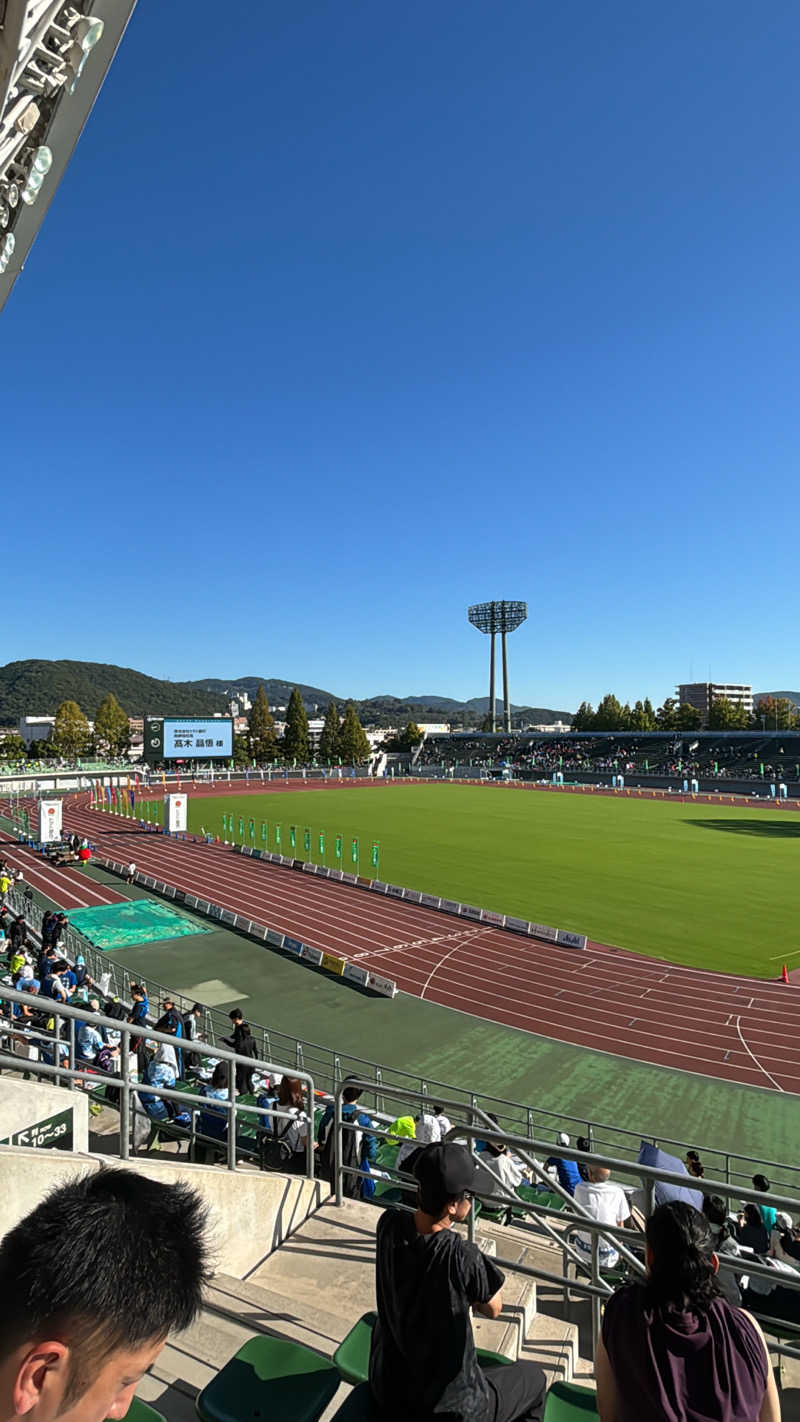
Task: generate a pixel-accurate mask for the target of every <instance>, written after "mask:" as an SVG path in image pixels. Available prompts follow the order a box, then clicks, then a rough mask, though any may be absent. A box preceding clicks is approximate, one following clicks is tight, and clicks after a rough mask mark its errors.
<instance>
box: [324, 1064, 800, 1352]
mask: <svg viewBox="0 0 800 1422" xmlns="http://www.w3.org/2000/svg"><path fill="white" fill-rule="evenodd" d="M346 1087H351V1088H356V1089H358V1090H359V1091H365V1092H368V1093H374V1092H375V1086H374V1083H373V1082H371V1081H369V1080H368V1079H365V1078H361V1079H359V1078H351V1079H350V1080H348V1081H347V1082H346V1083H342V1084H341V1085H339V1086H338V1087H337V1089H336V1092H335V1101H334V1132H335V1135H334V1162H335V1167H334V1168H335V1194H336V1203H337V1205H341V1204H342V1201H343V1197H344V1176H345V1175H348V1174H349V1175H353V1176H359V1177H361V1178H369V1176H370V1174H371V1172H370V1171H368V1170H364V1169H363V1168H358V1167H356V1166H349V1165H345V1164H344V1160H343V1134H344V1131H346V1130H351V1131H354V1130H357V1129H359V1127H358V1125H357V1123H355V1122H352V1121H348V1120H346V1119H344V1117H343V1115H342V1096H343V1092H344V1090H345V1089H346ZM391 1095H392V1096H393V1097H396V1098H397V1099H398V1100H400V1101H416V1102H417V1104H418V1105H419V1106H420V1107H421V1109H424V1106H425V1097H424V1095H423V1094H422V1093H420V1092H417V1093H414V1092H412V1091H408V1090H400V1089H397V1088H395V1089H393V1091H392V1092H391ZM441 1104H442V1105H443V1106H445V1107H447V1108H448V1109H451V1110H453V1111H454V1112H455V1111H456V1110H459V1109H463V1103H461V1102H458V1101H452V1100H445V1101H442V1102H441ZM467 1113H468V1116H469V1117H470V1118H471V1119H468V1120H465V1121H463V1122H459V1123H458V1124H456V1125H453V1126H452V1127H451V1129H450V1131H449V1132H448V1135H447V1139H448V1140H454V1141H455V1140H457V1141H462V1142H463V1141H466V1142H467V1143H468V1145H469V1148H470V1149H472V1148H473V1143H474V1142H475V1141H476V1140H478V1139H480V1140H484V1141H491V1142H497V1143H498V1144H502V1145H505V1146H508V1147H510V1148H512V1149H513V1151H514V1153H515V1154H516V1155H517V1156H518V1157H519V1158H520V1159H521V1160H522V1161H523V1163H524V1164H525V1165H526V1166H527V1167H528V1168H529V1170H530V1172H531V1175H532V1176H533V1177H534V1178H535V1179H536V1180H537V1182H538V1183H539V1184H542V1185H546V1189H547V1191H548V1193H549V1194H551V1195H552V1194H555V1195H558V1196H560V1197H561V1199H562V1200H563V1201H564V1202H565V1206H566V1208H563V1209H560V1210H556V1209H552V1208H550V1207H548V1206H546V1205H544V1204H538V1203H537V1202H536V1201H533V1200H527V1199H523V1198H522V1197H520V1196H518V1195H516V1194H512V1193H510V1192H509V1191H506V1190H504V1189H503V1188H502V1186H501V1187H500V1189H499V1190H493V1191H492V1193H491V1194H486V1193H483V1192H481V1190H480V1189H479V1188H478V1189H475V1190H473V1191H472V1192H471V1193H472V1194H474V1196H475V1198H476V1199H479V1200H480V1201H481V1202H482V1203H485V1204H486V1205H487V1206H488V1207H489V1208H490V1209H497V1208H498V1207H500V1208H507V1209H509V1210H511V1209H513V1210H514V1212H515V1213H518V1214H520V1215H523V1216H530V1217H531V1218H532V1220H533V1222H534V1223H535V1225H536V1227H537V1228H539V1229H540V1230H541V1231H542V1232H543V1233H544V1234H546V1235H547V1236H548V1237H549V1238H550V1239H551V1240H553V1241H554V1242H555V1243H557V1244H558V1246H559V1248H560V1250H561V1257H562V1258H563V1270H562V1272H561V1273H557V1272H555V1271H551V1270H546V1269H543V1268H537V1267H535V1266H533V1265H529V1264H523V1263H521V1262H520V1261H519V1260H518V1259H516V1258H505V1257H503V1256H502V1255H501V1254H498V1255H497V1263H498V1265H500V1266H501V1267H505V1268H507V1269H512V1270H515V1271H516V1272H517V1273H523V1274H528V1275H530V1276H531V1277H532V1278H535V1279H540V1280H543V1281H544V1282H546V1283H552V1284H555V1285H557V1286H559V1287H561V1289H562V1290H563V1292H564V1297H565V1300H568V1297H569V1292H570V1291H573V1292H576V1293H578V1294H581V1295H583V1296H585V1297H587V1298H588V1299H589V1300H590V1303H591V1316H592V1342H593V1349H594V1350H596V1348H597V1343H598V1340H599V1337H600V1322H601V1316H602V1304H603V1300H604V1299H606V1298H608V1297H609V1296H610V1295H611V1294H612V1293H613V1292H614V1285H613V1284H612V1283H611V1282H610V1281H609V1280H608V1279H605V1278H603V1261H602V1259H601V1257H600V1250H601V1245H602V1243H603V1242H605V1243H606V1244H607V1245H608V1246H610V1248H611V1249H612V1250H613V1251H614V1252H615V1254H616V1255H617V1256H618V1258H619V1259H622V1260H624V1262H625V1266H626V1267H627V1270H628V1271H629V1273H630V1274H632V1275H634V1276H637V1275H638V1276H640V1277H644V1275H645V1273H646V1270H645V1265H644V1260H643V1245H644V1237H643V1235H642V1234H641V1233H639V1232H634V1230H633V1229H631V1228H619V1227H617V1226H612V1225H607V1224H604V1223H601V1222H599V1221H597V1220H596V1219H594V1218H593V1217H592V1216H591V1215H590V1214H589V1213H588V1211H587V1210H585V1209H584V1208H583V1206H582V1205H581V1204H580V1203H579V1201H577V1200H576V1199H575V1198H574V1196H572V1195H571V1194H570V1193H569V1191H567V1190H566V1189H564V1187H563V1186H562V1185H561V1184H560V1182H559V1181H558V1180H554V1179H552V1178H551V1177H550V1176H549V1175H548V1174H547V1171H546V1169H545V1167H544V1166H543V1165H542V1164H541V1162H540V1161H538V1160H537V1159H536V1157H535V1154H534V1152H535V1151H536V1150H537V1149H538V1150H539V1151H542V1150H543V1149H545V1150H547V1152H548V1155H549V1154H551V1153H552V1152H553V1151H554V1150H557V1151H558V1155H559V1156H560V1157H561V1158H563V1159H566V1160H571V1161H574V1162H575V1163H576V1164H579V1165H585V1166H595V1167H596V1166H600V1167H608V1168H609V1169H610V1170H612V1171H615V1172H616V1173H617V1174H623V1175H631V1174H633V1175H635V1176H638V1177H639V1178H640V1180H641V1182H642V1189H643V1192H644V1194H645V1202H644V1204H645V1208H644V1211H643V1213H644V1214H645V1215H649V1214H651V1213H652V1210H653V1208H654V1204H655V1188H656V1185H657V1184H658V1183H665V1184H669V1185H677V1186H680V1187H681V1188H683V1189H694V1190H697V1192H698V1193H700V1182H699V1181H697V1180H695V1179H694V1178H693V1177H692V1176H690V1175H688V1174H678V1173H677V1172H675V1171H669V1170H662V1169H659V1168H656V1167H654V1166H647V1165H640V1164H638V1163H636V1164H633V1163H632V1162H631V1161H629V1160H620V1159H617V1158H616V1157H614V1156H612V1155H598V1154H596V1153H595V1152H587V1151H581V1150H577V1149H573V1148H572V1147H565V1146H560V1145H557V1144H556V1142H555V1141H550V1140H543V1139H542V1138H541V1137H539V1138H538V1139H537V1138H536V1137H535V1136H534V1135H530V1136H527V1135H523V1134H517V1133H514V1132H509V1131H504V1130H502V1129H499V1128H498V1126H497V1125H496V1124H495V1122H494V1121H493V1120H492V1119H491V1117H490V1116H488V1114H487V1113H486V1112H485V1111H483V1110H481V1109H480V1107H476V1106H470V1107H469V1108H467ZM375 1134H376V1135H381V1136H383V1137H384V1138H388V1137H389V1133H388V1132H385V1131H380V1130H376V1131H375ZM386 1174H387V1175H388V1174H391V1178H395V1179H396V1180H397V1181H398V1183H402V1182H404V1183H406V1184H407V1185H409V1186H410V1187H411V1189H416V1185H417V1182H416V1180H415V1179H414V1177H413V1176H411V1175H409V1174H408V1173H404V1172H403V1171H402V1170H400V1171H397V1170H395V1171H392V1172H391V1173H390V1172H388V1171H387V1172H386ZM702 1190H703V1192H704V1193H708V1194H712V1193H713V1194H715V1195H720V1196H721V1197H722V1198H723V1199H724V1200H725V1201H726V1202H728V1201H731V1200H736V1201H737V1202H745V1203H752V1204H755V1205H762V1204H764V1203H765V1200H766V1201H768V1203H769V1204H770V1205H771V1206H773V1207H776V1208H777V1209H786V1210H791V1211H793V1212H794V1213H795V1214H796V1215H800V1198H797V1197H794V1196H789V1195H783V1194H777V1193H775V1194H773V1193H772V1192H771V1191H770V1193H769V1195H768V1196H766V1197H765V1195H764V1194H763V1193H762V1192H760V1191H757V1190H752V1189H743V1188H741V1187H740V1186H737V1185H735V1184H732V1183H731V1182H729V1181H722V1180H719V1181H718V1180H711V1179H705V1178H704V1179H703V1181H702ZM559 1227H560V1228H559ZM576 1229H579V1230H581V1231H583V1232H586V1233H588V1234H589V1235H590V1238H591V1248H590V1252H589V1256H588V1258H587V1257H586V1256H585V1255H584V1256H582V1255H580V1254H579V1253H577V1252H576V1250H575V1247H574V1244H573V1241H572V1238H571V1234H572V1232H573V1231H574V1230H576ZM467 1234H468V1238H469V1239H470V1240H472V1239H474V1235H475V1217H474V1214H473V1212H472V1211H470V1213H469V1215H468V1217H467ZM635 1241H638V1242H639V1243H640V1244H641V1245H642V1254H641V1255H637V1254H636V1253H635V1252H634V1251H633V1250H632V1249H631V1248H630V1247H629V1246H630V1245H631V1244H633V1243H634V1242H635ZM718 1257H719V1268H720V1270H722V1271H723V1272H725V1273H730V1274H733V1275H734V1276H741V1275H748V1276H750V1277H751V1278H761V1279H767V1280H769V1281H770V1282H771V1283H773V1284H774V1285H778V1284H779V1285H781V1286H784V1287H788V1288H790V1289H792V1290H794V1291H800V1274H795V1275H792V1274H784V1273H783V1272H780V1273H776V1271H775V1270H772V1269H770V1268H769V1266H768V1265H764V1264H761V1263H759V1262H758V1260H757V1259H756V1258H752V1259H751V1258H750V1257H749V1256H743V1255H735V1256H734V1255H726V1254H721V1255H719V1256H718ZM569 1262H575V1263H577V1264H578V1266H579V1267H580V1268H581V1269H583V1270H584V1271H585V1272H586V1273H588V1275H589V1278H588V1281H584V1280H581V1279H579V1278H575V1279H573V1278H571V1277H570V1275H569V1272H568V1270H569ZM613 1267H614V1268H615V1269H616V1268H617V1267H618V1266H617V1263H616V1261H615V1263H614V1266H613ZM751 1306H752V1305H751ZM758 1317H759V1319H760V1320H761V1323H762V1325H763V1326H764V1328H765V1329H766V1330H767V1331H770V1328H772V1329H773V1330H774V1331H777V1332H778V1333H779V1334H781V1335H784V1334H786V1333H789V1334H791V1333H792V1332H793V1330H794V1331H796V1333H797V1339H798V1343H800V1308H798V1321H797V1324H796V1325H795V1324H793V1323H792V1322H790V1321H787V1320H780V1319H777V1320H776V1319H772V1318H770V1316H769V1313H768V1312H767V1311H765V1310H761V1309H759V1310H758ZM773 1346H774V1351H776V1352H778V1353H781V1354H787V1355H788V1356H790V1357H794V1358H800V1347H792V1346H791V1345H790V1344H786V1343H784V1342H782V1341H780V1339H776V1341H775V1344H774V1345H773Z"/></svg>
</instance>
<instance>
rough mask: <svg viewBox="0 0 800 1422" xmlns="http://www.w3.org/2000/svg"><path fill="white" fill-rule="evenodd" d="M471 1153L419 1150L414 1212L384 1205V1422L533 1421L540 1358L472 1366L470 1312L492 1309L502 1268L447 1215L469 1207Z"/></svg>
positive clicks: (378, 1370)
mask: <svg viewBox="0 0 800 1422" xmlns="http://www.w3.org/2000/svg"><path fill="white" fill-rule="evenodd" d="M476 1165H477V1163H476V1161H475V1160H474V1158H473V1157H472V1155H471V1154H470V1152H469V1151H468V1150H465V1149H464V1147H463V1146H459V1145H454V1144H451V1143H450V1142H448V1143H447V1144H439V1145H432V1146H428V1147H427V1148H426V1149H425V1150H423V1151H421V1152H420V1153H419V1155H418V1157H417V1163H416V1176H417V1180H418V1182H419V1201H418V1208H417V1211H416V1213H415V1214H413V1215H412V1214H409V1213H408V1212H407V1211H405V1210H394V1209H388V1210H386V1211H384V1213H383V1215H382V1216H381V1219H380V1221H379V1224H378V1233H377V1240H376V1254H375V1274H376V1293H377V1303H378V1319H377V1322H376V1324H375V1329H374V1332H373V1337H372V1351H371V1354H370V1365H369V1381H370V1390H371V1392H372V1395H373V1398H374V1400H375V1402H376V1404H377V1406H378V1408H379V1409H380V1415H381V1417H382V1418H385V1419H386V1422H408V1419H411V1418H421V1419H424V1418H432V1417H434V1416H436V1417H441V1418H442V1419H444V1418H448V1419H450V1422H484V1419H486V1422H489V1419H491V1422H512V1419H519V1422H538V1419H539V1418H540V1417H541V1416H542V1412H543V1409H544V1400H545V1389H546V1383H545V1377H544V1374H543V1372H542V1370H541V1368H540V1367H539V1365H538V1364H537V1363H511V1364H509V1365H508V1366H506V1367H495V1368H489V1369H486V1370H484V1369H482V1368H481V1367H479V1366H478V1362H477V1358H476V1355H475V1345H474V1342H473V1335H472V1327H471V1324H470V1312H472V1313H474V1314H477V1315H479V1316H482V1317H484V1318H497V1317H498V1315H499V1313H500V1310H501V1308H502V1304H503V1300H502V1295H501V1292H500V1290H501V1288H502V1285H503V1282H504V1276H503V1274H501V1272H500V1270H499V1269H498V1268H497V1266H496V1265H495V1264H494V1262H493V1261H492V1260H491V1259H489V1258H488V1257H487V1256H486V1255H485V1254H482V1253H481V1251H480V1250H479V1249H478V1247H477V1245H475V1244H469V1243H467V1241H466V1240H464V1239H463V1238H462V1237H461V1235H460V1234H458V1233H457V1231H456V1230H454V1229H453V1228H452V1226H453V1224H455V1223H460V1222H462V1221H464V1220H465V1219H466V1218H467V1216H468V1214H469V1211H470V1201H471V1198H472V1196H471V1191H472V1189H473V1188H474V1183H475V1176H476Z"/></svg>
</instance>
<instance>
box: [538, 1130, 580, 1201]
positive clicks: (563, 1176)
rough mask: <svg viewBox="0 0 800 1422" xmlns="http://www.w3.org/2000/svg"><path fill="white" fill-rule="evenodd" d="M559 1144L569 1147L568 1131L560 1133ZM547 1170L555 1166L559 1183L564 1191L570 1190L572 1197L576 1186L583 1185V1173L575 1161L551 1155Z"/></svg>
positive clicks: (546, 1164) (546, 1162)
mask: <svg viewBox="0 0 800 1422" xmlns="http://www.w3.org/2000/svg"><path fill="white" fill-rule="evenodd" d="M558 1144H559V1145H560V1146H568V1145H569V1136H568V1135H567V1133H566V1131H559V1134H558ZM544 1164H545V1169H548V1168H549V1167H550V1166H552V1165H554V1166H555V1168H556V1174H557V1176H558V1183H559V1185H560V1186H561V1188H562V1190H569V1193H570V1195H574V1194H575V1186H576V1185H580V1183H581V1172H580V1170H579V1169H578V1166H577V1163H576V1162H575V1161H574V1160H562V1158H561V1156H559V1155H551V1156H550V1157H549V1158H548V1159H547V1160H546V1161H545V1163H544Z"/></svg>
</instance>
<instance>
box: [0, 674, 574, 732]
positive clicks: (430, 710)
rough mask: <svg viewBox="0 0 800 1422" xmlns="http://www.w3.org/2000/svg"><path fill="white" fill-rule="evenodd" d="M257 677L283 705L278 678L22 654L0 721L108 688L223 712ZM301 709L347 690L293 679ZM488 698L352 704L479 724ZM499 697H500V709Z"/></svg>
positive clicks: (128, 701)
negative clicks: (164, 675)
mask: <svg viewBox="0 0 800 1422" xmlns="http://www.w3.org/2000/svg"><path fill="white" fill-rule="evenodd" d="M262 683H263V686H264V689H265V691H266V693H267V697H268V699H269V703H270V706H273V707H275V706H285V705H286V704H287V702H288V700H289V696H290V694H291V691H292V686H293V685H294V684H295V683H293V682H290V681H281V680H280V679H279V678H276V677H259V676H240V677H234V678H232V679H231V680H230V681H228V680H225V679H223V678H220V677H205V678H202V679H200V680H198V681H159V680H158V679H157V678H156V677H152V676H145V675H144V673H143V672H138V671H134V670H133V669H132V668H131V667H118V666H113V665H111V664H108V663H105V662H71V661H57V662H50V661H25V662H9V663H8V664H7V665H6V666H4V667H0V725H3V726H11V725H13V724H15V723H16V722H17V721H19V718H20V717H21V716H37V715H39V716H52V715H54V714H55V712H56V711H57V709H58V707H59V706H60V705H61V702H62V701H77V703H78V705H79V706H80V707H81V709H82V710H83V711H84V712H85V713H86V715H87V716H89V717H90V718H92V717H94V716H95V715H96V714H97V709H98V707H99V705H100V703H101V701H102V700H103V698H104V697H105V696H107V695H108V693H109V691H113V693H114V695H115V696H116V698H117V700H118V701H119V703H120V705H121V706H122V707H123V709H124V710H125V711H127V713H128V715H129V716H144V715H150V716H169V715H175V716H208V715H210V714H211V713H213V712H214V711H225V709H226V707H227V703H228V701H229V699H230V698H231V697H232V696H235V695H236V694H237V692H239V693H241V692H243V691H246V692H247V693H248V694H249V696H250V697H251V698H252V697H254V696H255V694H256V691H257V690H258V687H259V686H260V685H261V684H262ZM297 688H298V690H299V692H300V695H301V696H302V698H303V701H304V703H305V706H306V709H307V710H308V711H309V712H311V713H313V712H314V711H315V710H316V711H317V712H319V713H322V711H323V710H324V708H325V707H326V706H327V704H328V702H329V701H330V700H332V699H333V700H335V701H336V702H337V703H338V705H339V706H340V707H341V706H342V705H343V704H344V702H345V700H346V697H343V696H335V695H333V693H331V692H330V691H323V690H322V688H321V687H318V686H307V685H306V684H305V683H304V682H297ZM488 705H489V698H488V697H486V696H479V697H475V698H474V699H473V700H472V701H456V700H454V699H453V697H451V696H437V695H434V694H432V695H430V696H407V697H398V696H389V695H385V696H372V697H369V698H368V699H367V700H365V701H358V700H356V702H355V706H356V710H357V712H358V714H359V716H360V717H361V719H362V720H363V721H365V722H369V723H370V724H372V725H377V726H397V725H404V724H405V723H406V722H407V721H440V720H445V721H452V722H454V723H455V724H456V725H463V726H465V727H469V728H472V729H478V728H479V727H480V724H481V722H482V720H483V717H484V716H485V715H486V711H487V708H488ZM499 710H500V703H498V711H499ZM513 711H514V716H515V718H516V719H517V720H518V721H519V720H522V721H524V722H525V723H536V722H548V721H557V720H560V721H568V722H571V721H572V715H571V713H570V712H567V711H550V710H548V709H546V708H544V707H539V706H514V707H513Z"/></svg>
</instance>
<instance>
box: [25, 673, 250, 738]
mask: <svg viewBox="0 0 800 1422" xmlns="http://www.w3.org/2000/svg"><path fill="white" fill-rule="evenodd" d="M109 691H113V693H114V695H115V696H116V698H117V700H118V701H119V703H120V706H122V708H123V709H124V710H125V711H127V713H128V715H129V716H143V715H146V714H147V715H152V716H161V715H170V714H174V715H176V716H192V715H194V716H208V715H209V714H210V713H211V712H213V711H224V710H225V698H224V696H221V695H220V694H219V693H217V694H216V695H214V694H212V693H210V692H208V691H201V690H200V689H199V688H198V687H196V686H194V685H193V684H192V683H187V682H181V681H158V680H157V679H156V678H155V677H152V676H145V675H144V674H143V673H142V672H138V671H134V670H133V669H132V668H131V667H116V666H111V665H108V664H106V663H105V662H68V661H63V662H46V661H26V662H8V663H7V665H6V666H4V667H0V725H4V726H11V725H13V724H15V723H16V722H18V721H19V718H20V716H52V715H54V714H55V712H56V711H57V710H58V707H59V706H60V705H61V702H62V701H77V703H78V705H79V706H80V708H81V710H82V711H84V712H85V713H86V715H87V716H88V717H89V718H90V719H91V718H93V717H94V716H95V715H96V714H97V710H98V707H99V705H100V703H101V701H102V700H103V698H104V697H105V696H107V695H108V693H109Z"/></svg>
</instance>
